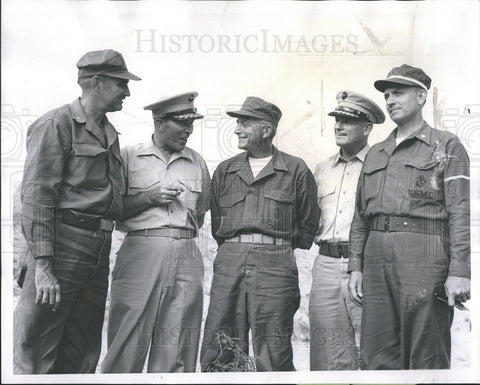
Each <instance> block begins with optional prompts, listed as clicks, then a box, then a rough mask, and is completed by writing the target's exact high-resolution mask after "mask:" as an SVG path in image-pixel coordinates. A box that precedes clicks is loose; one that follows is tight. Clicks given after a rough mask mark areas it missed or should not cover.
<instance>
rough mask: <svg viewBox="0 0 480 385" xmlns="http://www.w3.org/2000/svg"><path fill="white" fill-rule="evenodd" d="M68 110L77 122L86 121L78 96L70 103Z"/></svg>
mask: <svg viewBox="0 0 480 385" xmlns="http://www.w3.org/2000/svg"><path fill="white" fill-rule="evenodd" d="M70 111H72V118H73V119H74V120H75V121H76V122H78V123H86V122H87V115H86V114H85V111H84V110H83V107H82V105H81V104H80V98H77V99H75V100H74V101H73V102H72V103H70Z"/></svg>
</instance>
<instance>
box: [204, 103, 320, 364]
mask: <svg viewBox="0 0 480 385" xmlns="http://www.w3.org/2000/svg"><path fill="white" fill-rule="evenodd" d="M227 114H228V115H230V116H233V117H235V118H237V128H236V129H235V134H236V135H237V136H238V147H239V148H240V149H242V150H245V151H244V152H242V153H241V154H239V155H237V156H234V157H233V158H231V159H227V160H226V161H224V162H222V163H220V165H219V166H218V167H217V169H216V170H215V173H214V175H213V178H212V200H211V209H212V234H213V236H214V238H215V240H216V241H217V243H218V246H219V247H218V253H217V256H216V258H215V271H214V276H213V281H212V289H211V292H210V307H209V309H208V315H207V320H206V323H205V333H204V338H203V343H202V350H201V353H200V363H201V366H202V371H224V367H225V366H229V365H232V361H233V360H234V357H233V356H232V355H231V354H230V353H231V351H229V350H228V349H224V347H222V346H220V345H219V344H222V341H223V339H222V338H221V334H220V333H221V332H223V333H226V334H227V335H228V336H230V337H231V338H235V339H239V340H240V342H239V346H240V348H241V349H242V350H243V351H244V352H245V353H247V354H248V345H249V342H248V335H249V330H250V329H251V331H252V339H253V352H254V355H255V362H256V370H257V371H283V370H295V367H294V366H293V361H292V358H293V357H292V345H291V336H292V331H293V316H294V314H295V312H296V311H297V309H298V306H299V301H300V295H299V290H298V272H297V267H296V264H295V257H294V255H293V249H295V248H301V249H309V248H310V246H311V245H312V241H313V237H314V235H315V232H316V229H317V226H318V214H319V213H318V206H317V204H316V195H317V191H316V190H317V189H316V186H315V180H314V178H313V175H312V173H311V171H310V170H309V169H308V167H307V165H306V164H305V162H304V161H303V160H301V159H299V158H297V157H294V156H291V155H289V154H286V153H284V152H281V151H279V150H278V149H277V148H276V147H275V146H273V144H272V142H273V138H274V136H275V133H276V129H277V125H278V122H279V120H280V118H281V116H282V113H281V111H280V109H279V108H278V107H277V106H275V105H274V104H272V103H269V102H267V101H265V100H263V99H260V98H258V97H253V96H250V97H247V99H246V100H245V102H244V103H243V105H242V107H241V108H240V109H239V110H236V111H228V112H227ZM222 348H223V350H222ZM239 370H240V368H239Z"/></svg>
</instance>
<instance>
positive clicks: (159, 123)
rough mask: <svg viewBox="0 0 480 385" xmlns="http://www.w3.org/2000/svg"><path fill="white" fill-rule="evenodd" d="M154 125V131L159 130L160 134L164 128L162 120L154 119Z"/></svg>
mask: <svg viewBox="0 0 480 385" xmlns="http://www.w3.org/2000/svg"><path fill="white" fill-rule="evenodd" d="M154 123H155V129H156V130H159V131H160V132H162V131H163V128H164V126H165V122H164V120H163V119H161V118H155V120H154Z"/></svg>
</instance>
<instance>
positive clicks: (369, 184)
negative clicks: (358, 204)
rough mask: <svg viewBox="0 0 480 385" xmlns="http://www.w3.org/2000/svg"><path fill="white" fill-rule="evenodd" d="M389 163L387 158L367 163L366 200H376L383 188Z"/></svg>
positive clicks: (365, 172) (365, 177)
mask: <svg viewBox="0 0 480 385" xmlns="http://www.w3.org/2000/svg"><path fill="white" fill-rule="evenodd" d="M387 164H388V161H387V160H381V161H380V162H378V163H375V164H372V163H370V164H369V163H366V164H365V166H364V167H363V174H364V182H365V186H364V193H365V201H366V202H369V201H372V200H375V199H376V198H377V197H378V196H379V194H380V192H381V191H382V190H383V184H384V183H385V169H386V167H387Z"/></svg>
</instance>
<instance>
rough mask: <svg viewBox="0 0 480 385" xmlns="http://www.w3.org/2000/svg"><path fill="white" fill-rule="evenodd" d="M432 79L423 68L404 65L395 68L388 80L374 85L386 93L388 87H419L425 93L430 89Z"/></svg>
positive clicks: (378, 81) (389, 74) (379, 81)
mask: <svg viewBox="0 0 480 385" xmlns="http://www.w3.org/2000/svg"><path fill="white" fill-rule="evenodd" d="M431 84H432V79H430V76H428V75H427V74H426V73H425V72H423V70H422V69H421V68H416V67H412V66H409V65H408V64H402V65H401V66H400V67H395V68H393V69H392V70H391V71H390V72H389V73H388V75H387V78H386V79H382V80H377V81H376V82H375V83H373V85H374V86H375V88H376V89H377V90H379V91H380V92H384V91H385V89H386V88H388V87H395V86H398V85H403V86H417V87H422V88H423V89H424V90H425V91H428V90H429V89H430V85H431Z"/></svg>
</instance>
